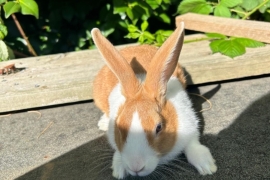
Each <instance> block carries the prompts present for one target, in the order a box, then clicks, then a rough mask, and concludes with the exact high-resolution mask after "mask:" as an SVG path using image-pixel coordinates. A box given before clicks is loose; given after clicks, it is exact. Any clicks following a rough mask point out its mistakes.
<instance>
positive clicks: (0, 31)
mask: <svg viewBox="0 0 270 180" xmlns="http://www.w3.org/2000/svg"><path fill="white" fill-rule="evenodd" d="M0 5H1V6H3V9H4V12H5V18H8V17H9V16H11V15H12V14H13V13H16V12H21V13H22V14H24V15H33V16H35V17H36V18H38V6H37V3H36V2H35V1H34V0H17V1H7V0H0ZM7 34H8V30H7V27H6V26H5V25H4V22H3V20H2V19H1V18H0V61H6V60H8V59H14V58H15V56H14V54H13V51H12V50H11V49H10V47H8V46H7V45H6V43H5V42H4V41H3V39H4V38H5V37H6V36H7Z"/></svg>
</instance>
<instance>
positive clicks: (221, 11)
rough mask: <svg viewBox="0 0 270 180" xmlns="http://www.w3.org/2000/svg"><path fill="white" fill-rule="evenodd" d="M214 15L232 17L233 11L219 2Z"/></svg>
mask: <svg viewBox="0 0 270 180" xmlns="http://www.w3.org/2000/svg"><path fill="white" fill-rule="evenodd" d="M214 15H215V16H220V17H231V11H230V9H229V8H227V7H226V6H223V5H221V4H219V5H217V6H216V8H215V10H214Z"/></svg>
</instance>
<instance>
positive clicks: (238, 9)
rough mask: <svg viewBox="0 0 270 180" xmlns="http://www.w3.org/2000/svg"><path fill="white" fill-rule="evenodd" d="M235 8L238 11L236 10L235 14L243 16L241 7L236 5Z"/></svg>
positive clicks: (243, 12)
mask: <svg viewBox="0 0 270 180" xmlns="http://www.w3.org/2000/svg"><path fill="white" fill-rule="evenodd" d="M234 9H235V10H237V11H238V12H236V14H237V15H238V16H239V17H244V16H245V14H246V12H245V11H244V9H243V8H241V7H240V6H237V7H235V8H234Z"/></svg>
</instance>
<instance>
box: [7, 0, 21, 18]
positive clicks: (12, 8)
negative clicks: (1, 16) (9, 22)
mask: <svg viewBox="0 0 270 180" xmlns="http://www.w3.org/2000/svg"><path fill="white" fill-rule="evenodd" d="M20 10H21V5H20V4H19V3H17V2H13V1H10V2H7V3H6V4H5V5H4V11H5V18H6V19H7V18H8V17H9V16H10V15H11V14H13V13H16V12H20Z"/></svg>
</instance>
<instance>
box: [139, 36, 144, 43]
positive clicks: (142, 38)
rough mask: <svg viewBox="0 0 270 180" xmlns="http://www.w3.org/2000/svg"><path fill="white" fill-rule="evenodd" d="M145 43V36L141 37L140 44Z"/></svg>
mask: <svg viewBox="0 0 270 180" xmlns="http://www.w3.org/2000/svg"><path fill="white" fill-rule="evenodd" d="M144 41H145V38H144V36H142V35H140V37H139V42H140V43H141V44H142V43H144Z"/></svg>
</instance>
